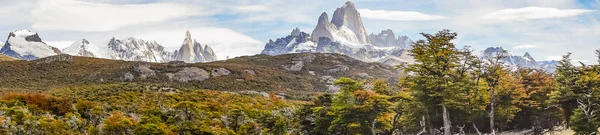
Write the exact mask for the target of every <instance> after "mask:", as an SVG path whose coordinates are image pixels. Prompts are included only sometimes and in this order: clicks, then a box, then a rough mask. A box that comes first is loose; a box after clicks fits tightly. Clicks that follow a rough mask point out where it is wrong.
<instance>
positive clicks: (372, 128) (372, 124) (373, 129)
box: [371, 118, 377, 135]
mask: <svg viewBox="0 0 600 135" xmlns="http://www.w3.org/2000/svg"><path fill="white" fill-rule="evenodd" d="M376 121H377V118H375V119H373V122H371V134H372V135H377V134H375V122H376Z"/></svg>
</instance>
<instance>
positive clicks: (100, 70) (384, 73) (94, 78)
mask: <svg viewBox="0 0 600 135" xmlns="http://www.w3.org/2000/svg"><path fill="white" fill-rule="evenodd" d="M398 74H399V73H398V71H397V70H395V69H393V68H392V67H390V66H386V65H382V64H378V63H365V62H362V61H359V60H356V59H353V58H350V57H348V56H344V55H339V54H324V53H318V54H312V53H301V54H286V55H279V56H267V55H256V56H246V57H239V58H234V59H230V60H226V61H217V62H210V63H193V64H190V63H183V62H170V63H147V62H131V61H120V60H108V59H98V58H90V57H77V56H69V55H58V56H52V57H48V58H43V59H39V60H34V61H8V62H2V63H0V78H2V79H1V80H0V84H3V85H2V86H0V89H2V90H5V91H47V90H51V89H57V88H69V87H75V86H85V85H97V84H114V83H123V82H129V83H138V84H148V85H151V86H161V87H169V88H176V89H211V90H226V91H242V92H247V93H258V94H262V95H265V94H266V93H268V92H276V93H278V94H279V95H281V96H286V97H288V98H295V99H309V96H310V95H313V94H311V93H320V92H328V91H336V87H333V86H332V83H333V81H334V80H335V79H337V78H339V77H351V78H355V79H367V80H373V79H388V80H389V81H390V82H396V81H394V80H395V78H397V75H398ZM392 84H393V83H392Z"/></svg>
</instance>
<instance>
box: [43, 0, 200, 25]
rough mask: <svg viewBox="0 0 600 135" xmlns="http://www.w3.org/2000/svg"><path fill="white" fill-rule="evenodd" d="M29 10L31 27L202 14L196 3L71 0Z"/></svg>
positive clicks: (149, 20) (52, 0)
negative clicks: (114, 2)
mask: <svg viewBox="0 0 600 135" xmlns="http://www.w3.org/2000/svg"><path fill="white" fill-rule="evenodd" d="M38 5H39V7H38V8H37V9H35V10H34V11H32V15H33V19H34V21H33V25H32V27H33V28H34V29H41V30H74V31H86V32H96V31H111V30H115V29H118V28H121V27H124V26H128V25H135V24H143V23H157V22H162V21H169V20H173V19H178V18H184V17H189V16H196V15H203V14H204V12H202V10H201V8H199V7H196V6H190V5H184V4H174V3H153V4H127V5H112V4H101V3H91V2H83V1H74V0H41V1H40V2H39V3H38Z"/></svg>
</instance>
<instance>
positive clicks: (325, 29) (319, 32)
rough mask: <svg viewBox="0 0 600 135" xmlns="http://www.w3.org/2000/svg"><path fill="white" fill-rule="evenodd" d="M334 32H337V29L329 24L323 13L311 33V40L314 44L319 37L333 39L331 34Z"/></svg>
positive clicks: (325, 14)
mask: <svg viewBox="0 0 600 135" xmlns="http://www.w3.org/2000/svg"><path fill="white" fill-rule="evenodd" d="M335 31H337V28H335V26H333V24H331V23H329V17H328V16H327V13H325V12H323V13H322V14H321V16H319V21H318V22H317V27H315V29H314V30H313V31H312V34H311V39H312V40H313V41H314V42H317V41H318V40H319V38H320V37H326V38H329V39H333V34H334V33H335Z"/></svg>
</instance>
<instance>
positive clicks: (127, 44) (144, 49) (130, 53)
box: [107, 37, 173, 62]
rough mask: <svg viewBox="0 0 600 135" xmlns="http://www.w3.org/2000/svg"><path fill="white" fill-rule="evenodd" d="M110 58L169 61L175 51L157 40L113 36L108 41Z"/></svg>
mask: <svg viewBox="0 0 600 135" xmlns="http://www.w3.org/2000/svg"><path fill="white" fill-rule="evenodd" d="M107 56H108V58H110V59H114V60H125V61H146V62H168V61H171V60H172V59H173V53H172V52H169V51H167V50H165V47H163V46H162V45H160V44H158V43H157V42H156V41H144V40H141V39H136V38H133V37H130V38H127V39H115V38H112V39H111V40H110V42H109V43H108V53H107Z"/></svg>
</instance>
